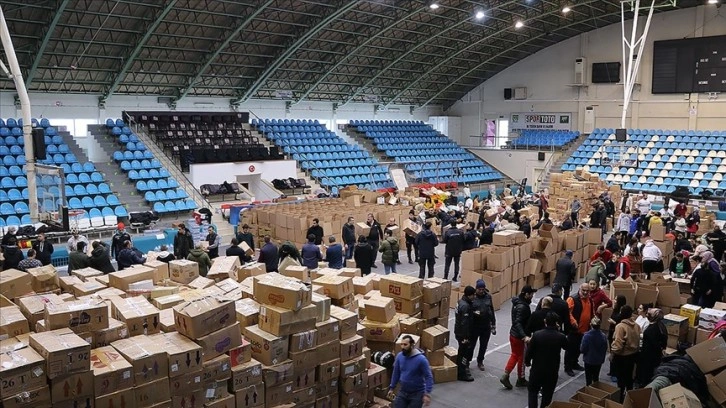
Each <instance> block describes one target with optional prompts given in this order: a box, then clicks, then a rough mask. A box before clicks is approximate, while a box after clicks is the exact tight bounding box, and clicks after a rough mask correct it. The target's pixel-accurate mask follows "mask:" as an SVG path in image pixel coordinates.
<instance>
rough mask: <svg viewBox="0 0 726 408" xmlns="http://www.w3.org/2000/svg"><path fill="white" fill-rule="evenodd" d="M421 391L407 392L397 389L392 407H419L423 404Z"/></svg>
mask: <svg viewBox="0 0 726 408" xmlns="http://www.w3.org/2000/svg"><path fill="white" fill-rule="evenodd" d="M423 395H424V393H423V391H419V392H417V393H413V394H408V393H405V392H403V391H399V392H398V394H396V399H395V400H394V401H393V408H421V407H422V406H423Z"/></svg>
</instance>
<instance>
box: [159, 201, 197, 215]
mask: <svg viewBox="0 0 726 408" xmlns="http://www.w3.org/2000/svg"><path fill="white" fill-rule="evenodd" d="M152 208H153V209H154V211H156V212H157V213H159V214H166V213H173V212H187V211H190V210H194V209H195V208H197V204H196V203H195V202H194V200H177V201H166V202H164V203H162V202H156V203H154V206H153V207H152Z"/></svg>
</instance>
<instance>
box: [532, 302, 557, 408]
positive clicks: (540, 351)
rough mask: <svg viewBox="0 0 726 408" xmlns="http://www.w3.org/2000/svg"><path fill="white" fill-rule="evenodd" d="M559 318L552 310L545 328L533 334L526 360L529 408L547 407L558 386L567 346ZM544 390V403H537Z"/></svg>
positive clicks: (546, 319)
mask: <svg viewBox="0 0 726 408" xmlns="http://www.w3.org/2000/svg"><path fill="white" fill-rule="evenodd" d="M558 321H559V318H558V317H557V314H555V313H553V312H550V313H548V314H547V316H545V328H544V329H542V330H539V331H537V332H535V333H533V334H532V339H531V340H530V341H529V344H528V346H527V354H526V355H525V358H524V361H525V364H526V365H527V367H530V366H531V367H532V368H531V369H530V370H529V384H528V385H527V394H528V400H529V408H538V407H542V408H544V407H547V406H548V405H549V404H550V402H552V395H553V394H554V393H555V387H556V386H557V372H558V371H559V367H560V353H561V350H563V349H564V348H565V347H566V346H567V339H566V338H565V335H564V334H562V333H560V332H559V331H558V330H557V323H558ZM540 391H541V392H542V403H541V404H539V405H538V404H537V399H538V398H537V397H538V394H539V393H540Z"/></svg>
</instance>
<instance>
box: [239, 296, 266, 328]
mask: <svg viewBox="0 0 726 408" xmlns="http://www.w3.org/2000/svg"><path fill="white" fill-rule="evenodd" d="M234 308H235V311H236V313H237V321H238V322H239V323H240V325H241V326H242V327H247V326H253V325H256V324H257V321H258V319H259V315H260V304H259V303H257V302H256V301H255V300H254V299H240V300H236V301H235V302H234Z"/></svg>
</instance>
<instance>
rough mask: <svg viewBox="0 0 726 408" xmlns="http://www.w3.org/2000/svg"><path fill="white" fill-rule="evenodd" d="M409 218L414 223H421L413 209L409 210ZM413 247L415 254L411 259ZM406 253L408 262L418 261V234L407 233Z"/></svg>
mask: <svg viewBox="0 0 726 408" xmlns="http://www.w3.org/2000/svg"><path fill="white" fill-rule="evenodd" d="M408 220H409V221H410V222H411V223H413V224H416V225H420V224H419V222H418V220H417V219H416V214H414V212H413V210H411V211H409V212H408ZM412 249H413V255H414V258H413V259H411V250H412ZM406 255H408V263H410V264H412V263H414V262H416V263H418V245H416V235H413V233H412V234H406Z"/></svg>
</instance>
